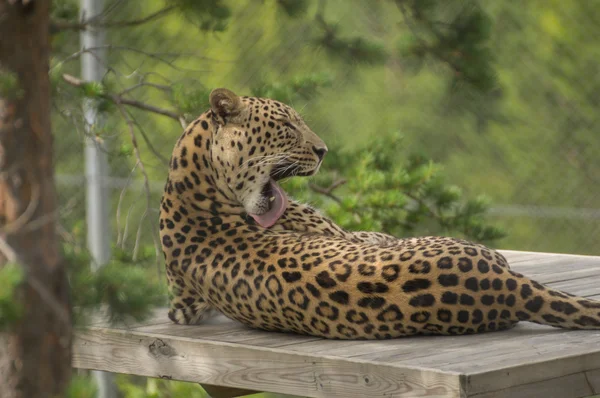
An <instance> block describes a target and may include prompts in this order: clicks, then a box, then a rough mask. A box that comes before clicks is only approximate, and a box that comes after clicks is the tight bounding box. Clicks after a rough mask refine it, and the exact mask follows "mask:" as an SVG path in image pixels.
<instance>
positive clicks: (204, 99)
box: [171, 82, 211, 117]
mask: <svg viewBox="0 0 600 398" xmlns="http://www.w3.org/2000/svg"><path fill="white" fill-rule="evenodd" d="M210 91H211V90H210V89H208V88H207V87H205V86H203V85H201V84H199V83H194V82H179V83H175V84H173V85H172V86H171V101H172V102H173V104H174V105H175V106H176V107H177V109H178V110H179V111H180V112H181V113H182V114H187V115H190V117H194V116H197V115H199V114H200V113H202V112H204V111H205V110H206V109H208V107H209V102H208V96H209V94H210Z"/></svg>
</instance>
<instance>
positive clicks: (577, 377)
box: [466, 373, 598, 398]
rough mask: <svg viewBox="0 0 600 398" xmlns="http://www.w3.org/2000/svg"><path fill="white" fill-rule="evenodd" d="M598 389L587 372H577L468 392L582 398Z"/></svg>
mask: <svg viewBox="0 0 600 398" xmlns="http://www.w3.org/2000/svg"><path fill="white" fill-rule="evenodd" d="M597 392H598V390H596V391H594V390H592V389H591V388H590V385H589V384H588V382H587V380H586V376H585V373H577V374H574V375H568V376H563V377H557V378H554V379H550V380H543V381H540V382H537V383H530V384H521V385H518V386H514V387H510V388H505V389H503V390H499V391H489V392H485V393H481V394H467V395H466V396H467V397H469V398H470V397H472V398H548V397H559V398H582V397H589V396H591V395H593V394H594V393H597Z"/></svg>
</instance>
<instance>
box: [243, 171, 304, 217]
mask: <svg viewBox="0 0 600 398" xmlns="http://www.w3.org/2000/svg"><path fill="white" fill-rule="evenodd" d="M299 169H300V166H298V165H296V164H292V163H282V164H279V165H277V166H275V167H274V168H273V170H272V171H271V174H270V178H269V182H268V183H266V184H265V186H264V187H263V189H262V192H261V193H262V197H263V201H264V202H263V203H265V208H266V211H264V212H263V213H262V214H252V213H250V216H251V217H252V218H254V220H255V221H256V223H257V224H259V225H260V226H262V227H264V228H269V227H271V226H272V225H273V224H275V223H276V222H277V220H279V218H280V217H281V216H282V215H283V213H284V212H285V209H286V208H287V205H288V198H287V194H286V193H285V191H284V190H283V188H281V186H280V185H279V184H278V183H277V181H279V180H281V179H284V178H288V177H294V176H309V175H312V174H313V173H314V171H310V172H303V171H300V170H299Z"/></svg>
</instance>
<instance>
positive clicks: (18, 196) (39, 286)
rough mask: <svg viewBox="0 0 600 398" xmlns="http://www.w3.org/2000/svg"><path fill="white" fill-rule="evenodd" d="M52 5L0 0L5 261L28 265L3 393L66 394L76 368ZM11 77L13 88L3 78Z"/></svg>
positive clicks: (6, 337)
mask: <svg viewBox="0 0 600 398" xmlns="http://www.w3.org/2000/svg"><path fill="white" fill-rule="evenodd" d="M49 9H50V0H0V90H1V91H0V253H1V254H0V264H1V263H5V262H6V261H11V262H16V263H18V264H19V265H21V266H22V267H23V269H24V272H25V278H24V283H23V284H22V285H21V286H20V288H19V289H18V291H17V295H16V300H18V301H19V303H20V304H21V306H22V308H23V314H22V316H21V318H20V320H19V321H18V322H16V323H15V324H13V325H11V326H10V328H9V330H8V332H5V333H0V397H2V398H38V397H62V396H63V395H64V389H65V387H66V385H67V382H68V381H69V379H70V372H71V332H72V331H71V312H70V303H69V285H68V281H67V276H66V269H65V263H64V261H63V259H62V258H61V255H60V251H59V246H58V240H57V234H56V215H57V213H56V196H55V189H54V178H53V162H52V133H51V130H50V82H49V78H48V67H49V54H50V38H49ZM7 76H13V77H14V78H16V89H13V90H9V91H7V90H6V84H4V85H2V84H1V83H2V82H4V83H6V81H7ZM2 87H4V89H3V88H2ZM0 266H1V265H0Z"/></svg>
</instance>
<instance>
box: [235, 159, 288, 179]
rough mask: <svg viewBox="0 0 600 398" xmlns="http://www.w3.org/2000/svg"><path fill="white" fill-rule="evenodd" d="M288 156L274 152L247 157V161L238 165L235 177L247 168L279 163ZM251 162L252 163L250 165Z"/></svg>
mask: <svg viewBox="0 0 600 398" xmlns="http://www.w3.org/2000/svg"><path fill="white" fill-rule="evenodd" d="M289 157H290V155H289V154H287V153H276V154H273V155H263V156H258V157H255V158H252V159H248V160H247V161H245V162H244V163H242V165H241V166H240V170H239V171H238V172H237V174H236V176H235V177H236V178H237V177H239V176H240V174H242V173H244V172H246V171H247V170H249V169H251V168H253V167H258V166H267V165H275V164H279V163H280V162H283V161H285V160H287V159H288V158H289ZM251 162H252V164H251V165H250V163H251Z"/></svg>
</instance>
